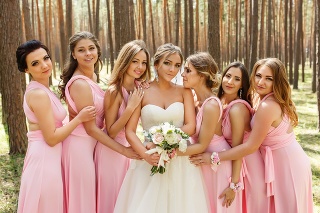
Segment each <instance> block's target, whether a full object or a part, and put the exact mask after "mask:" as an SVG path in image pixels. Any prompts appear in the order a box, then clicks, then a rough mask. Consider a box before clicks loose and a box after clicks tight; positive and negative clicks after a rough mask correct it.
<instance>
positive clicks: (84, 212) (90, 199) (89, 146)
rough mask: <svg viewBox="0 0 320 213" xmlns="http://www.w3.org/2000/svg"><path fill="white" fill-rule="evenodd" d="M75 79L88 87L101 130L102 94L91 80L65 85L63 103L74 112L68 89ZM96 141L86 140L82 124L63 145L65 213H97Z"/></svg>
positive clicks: (85, 78)
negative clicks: (64, 99)
mask: <svg viewBox="0 0 320 213" xmlns="http://www.w3.org/2000/svg"><path fill="white" fill-rule="evenodd" d="M77 79H83V80H86V81H87V83H88V84H89V85H90V88H91V90H92V95H93V102H94V106H95V107H96V124H97V126H98V127H99V128H102V127H103V119H104V111H103V98H104V92H103V91H102V89H101V88H100V87H99V86H98V84H96V83H95V82H93V81H92V80H91V79H89V78H87V77H85V76H83V75H77V76H74V77H72V78H71V79H70V80H69V82H68V83H67V85H66V99H67V102H68V104H69V106H70V107H71V108H72V109H73V110H74V111H75V112H77V109H76V106H75V104H74V101H73V100H72V99H71V97H70V94H69V87H70V85H71V84H72V83H73V82H74V81H75V80H77ZM96 144H97V141H96V140H95V139H94V138H92V137H91V136H89V135H88V134H87V133H86V131H85V129H84V127H83V124H80V125H79V126H77V127H76V129H75V130H74V131H73V132H72V133H71V135H70V136H69V137H68V138H67V139H66V140H65V141H64V142H63V148H62V165H63V169H64V170H63V171H64V184H65V193H64V195H65V208H66V212H68V213H88V212H96V190H95V187H96V185H95V182H96V177H95V165H94V159H93V158H94V149H95V146H96Z"/></svg>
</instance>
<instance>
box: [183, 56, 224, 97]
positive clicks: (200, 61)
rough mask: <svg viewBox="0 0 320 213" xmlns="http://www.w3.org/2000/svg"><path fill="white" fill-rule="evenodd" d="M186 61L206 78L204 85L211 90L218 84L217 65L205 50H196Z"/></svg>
mask: <svg viewBox="0 0 320 213" xmlns="http://www.w3.org/2000/svg"><path fill="white" fill-rule="evenodd" d="M186 61H187V62H188V63H190V64H192V66H193V67H194V68H195V69H196V70H197V72H198V73H199V74H200V75H201V76H204V77H205V79H206V86H207V87H208V88H210V89H211V90H212V91H214V89H216V88H217V87H218V86H219V84H220V75H219V67H218V65H217V63H216V62H215V60H214V59H213V58H212V56H211V55H210V54H209V53H207V52H198V53H195V54H192V55H190V56H189V57H188V58H187V59H186Z"/></svg>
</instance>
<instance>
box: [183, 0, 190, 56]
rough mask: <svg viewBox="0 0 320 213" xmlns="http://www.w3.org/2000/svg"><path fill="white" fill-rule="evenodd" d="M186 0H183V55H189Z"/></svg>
mask: <svg viewBox="0 0 320 213" xmlns="http://www.w3.org/2000/svg"><path fill="white" fill-rule="evenodd" d="M188 22H189V19H188V0H184V55H185V56H187V55H189V29H188V28H189V23H188Z"/></svg>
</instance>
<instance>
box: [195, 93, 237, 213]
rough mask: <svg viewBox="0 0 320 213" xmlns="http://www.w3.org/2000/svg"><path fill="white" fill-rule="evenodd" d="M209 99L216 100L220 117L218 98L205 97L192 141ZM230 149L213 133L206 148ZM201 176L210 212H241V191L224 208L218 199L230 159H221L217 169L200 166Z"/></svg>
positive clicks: (226, 182)
mask: <svg viewBox="0 0 320 213" xmlns="http://www.w3.org/2000/svg"><path fill="white" fill-rule="evenodd" d="M211 99H214V100H216V101H217V102H218V104H219V107H220V118H219V120H220V119H221V117H222V112H223V111H222V105H221V102H220V100H219V99H218V98H217V97H210V98H208V99H206V100H205V101H204V102H203V104H202V106H201V108H200V109H199V111H198V114H197V125H196V133H195V134H194V135H193V136H192V141H193V143H197V142H198V137H199V133H200V129H201V123H202V118H203V106H204V105H205V104H206V103H207V102H208V101H209V100H211ZM228 149H230V145H229V144H228V142H227V141H226V140H225V138H224V137H223V135H222V136H218V135H214V136H213V138H212V139H211V142H210V144H209V146H208V148H207V150H206V151H207V152H211V153H212V152H220V151H223V150H228ZM201 169H202V174H203V178H204V181H205V184H206V188H207V192H208V198H209V201H210V206H211V213H227V212H233V213H235V212H236V213H241V212H242V208H241V206H242V193H238V194H237V195H236V197H235V199H234V201H233V202H232V204H231V206H230V207H228V208H226V207H224V206H222V202H223V199H219V198H218V197H219V195H220V194H221V193H222V192H223V191H224V190H225V189H226V188H228V187H229V184H230V183H229V178H230V177H231V175H232V163H231V161H223V162H221V164H220V165H219V166H218V167H217V170H216V171H214V170H212V169H211V166H210V165H203V166H201Z"/></svg>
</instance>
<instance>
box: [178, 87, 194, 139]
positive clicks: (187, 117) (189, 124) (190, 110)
mask: <svg viewBox="0 0 320 213" xmlns="http://www.w3.org/2000/svg"><path fill="white" fill-rule="evenodd" d="M183 104H184V125H183V126H182V127H181V130H182V131H184V132H185V133H186V134H188V135H193V134H194V133H195V131H196V115H195V109H194V101H193V96H192V92H191V90H190V89H186V88H183Z"/></svg>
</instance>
